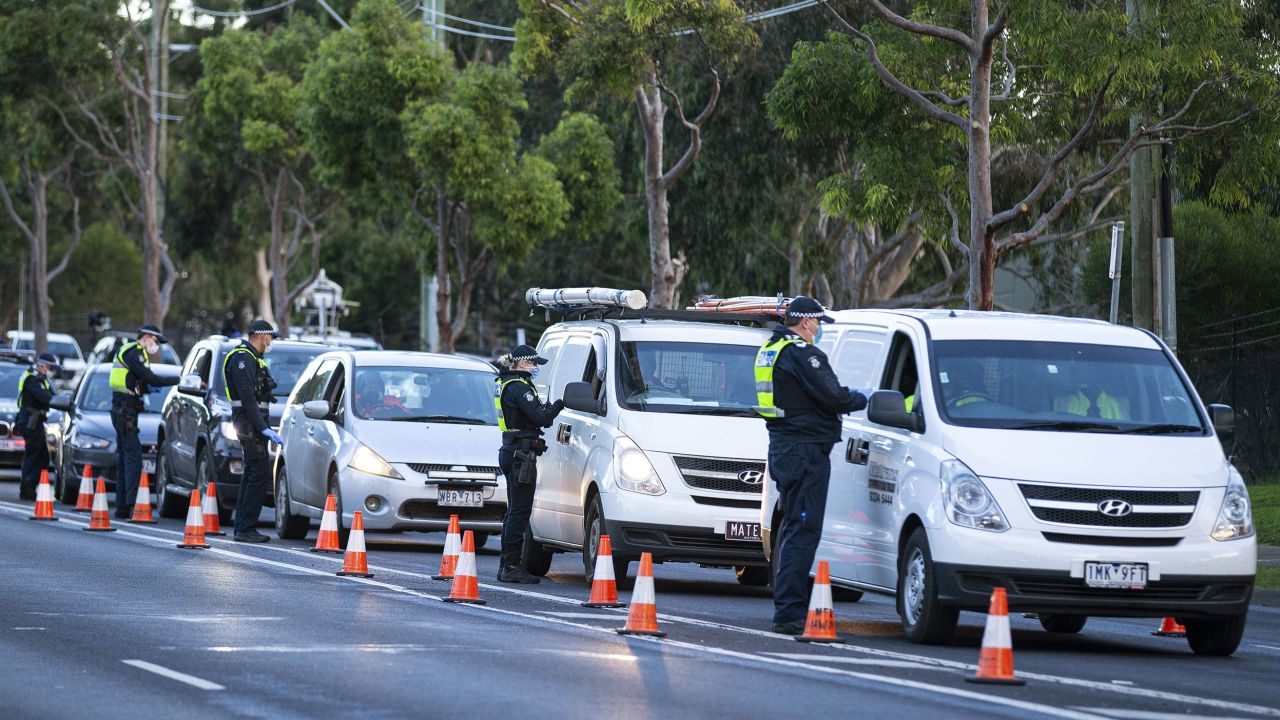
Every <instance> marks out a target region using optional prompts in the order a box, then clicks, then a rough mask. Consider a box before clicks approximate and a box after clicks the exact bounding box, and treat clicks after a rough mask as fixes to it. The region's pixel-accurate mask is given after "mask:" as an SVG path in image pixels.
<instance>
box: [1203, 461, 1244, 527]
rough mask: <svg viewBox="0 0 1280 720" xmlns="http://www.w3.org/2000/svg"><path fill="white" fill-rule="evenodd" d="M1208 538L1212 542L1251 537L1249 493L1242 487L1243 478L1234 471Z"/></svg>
mask: <svg viewBox="0 0 1280 720" xmlns="http://www.w3.org/2000/svg"><path fill="white" fill-rule="evenodd" d="M1210 537H1212V538H1213V539H1214V540H1239V539H1240V538H1247V537H1253V509H1252V507H1250V504H1249V491H1248V490H1246V489H1245V487H1244V478H1241V477H1240V473H1238V472H1236V471H1235V470H1234V469H1232V471H1231V479H1230V480H1229V481H1228V482H1227V494H1226V495H1225V496H1223V498H1222V508H1221V509H1220V510H1218V521H1217V522H1216V523H1214V525H1213V532H1212V533H1210Z"/></svg>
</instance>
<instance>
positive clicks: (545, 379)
mask: <svg viewBox="0 0 1280 720" xmlns="http://www.w3.org/2000/svg"><path fill="white" fill-rule="evenodd" d="M562 347H564V336H563V335H557V336H555V337H552V338H550V339H545V338H544V339H543V344H542V347H541V348H539V349H538V354H539V355H541V356H542V357H544V358H546V359H547V364H546V365H543V366H542V368H543V371H542V372H541V373H539V374H538V377H537V378H535V379H534V381H533V386H534V387H535V388H537V389H538V394H539V395H541V396H542V397H544V398H545V397H548V396H549V395H550V392H551V374H552V370H553V369H554V368H555V366H556V362H557V361H558V360H559V358H560V348H562Z"/></svg>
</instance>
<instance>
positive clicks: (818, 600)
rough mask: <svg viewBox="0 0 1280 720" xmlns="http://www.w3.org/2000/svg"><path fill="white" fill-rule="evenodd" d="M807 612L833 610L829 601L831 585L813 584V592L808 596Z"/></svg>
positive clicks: (833, 605) (833, 607) (833, 606)
mask: <svg viewBox="0 0 1280 720" xmlns="http://www.w3.org/2000/svg"><path fill="white" fill-rule="evenodd" d="M809 610H810V611H815V610H820V611H827V610H831V611H834V610H835V604H834V603H833V602H832V601H831V585H829V584H828V583H821V584H819V583H814V584H813V592H812V593H811V594H810V595H809Z"/></svg>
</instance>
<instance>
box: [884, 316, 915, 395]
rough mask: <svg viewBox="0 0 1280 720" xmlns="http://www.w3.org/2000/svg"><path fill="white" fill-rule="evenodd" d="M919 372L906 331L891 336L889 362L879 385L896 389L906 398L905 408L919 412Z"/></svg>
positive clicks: (913, 350)
mask: <svg viewBox="0 0 1280 720" xmlns="http://www.w3.org/2000/svg"><path fill="white" fill-rule="evenodd" d="M919 386H920V374H919V369H918V366H917V365H916V352H915V347H914V346H913V345H912V343H911V338H909V337H907V335H906V333H901V332H900V333H896V334H894V336H893V348H892V350H890V353H889V362H888V363H887V364H886V365H885V368H884V376H883V377H882V378H881V384H880V387H881V388H884V389H886V390H897V391H898V392H900V393H902V397H903V398H904V399H905V400H906V404H907V409H908V410H909V411H911V412H916V413H918V412H920V405H921V403H920V397H919V390H920V387H919Z"/></svg>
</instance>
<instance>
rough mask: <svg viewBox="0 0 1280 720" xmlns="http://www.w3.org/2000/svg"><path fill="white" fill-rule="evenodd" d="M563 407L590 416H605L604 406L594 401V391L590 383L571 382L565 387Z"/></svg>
mask: <svg viewBox="0 0 1280 720" xmlns="http://www.w3.org/2000/svg"><path fill="white" fill-rule="evenodd" d="M564 406H565V407H567V408H569V409H570V410H577V411H579V412H585V413H591V414H592V415H604V414H605V405H604V403H603V402H601V401H599V400H597V399H596V391H595V390H593V389H592V388H591V383H585V382H572V383H569V384H568V385H565V386H564Z"/></svg>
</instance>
